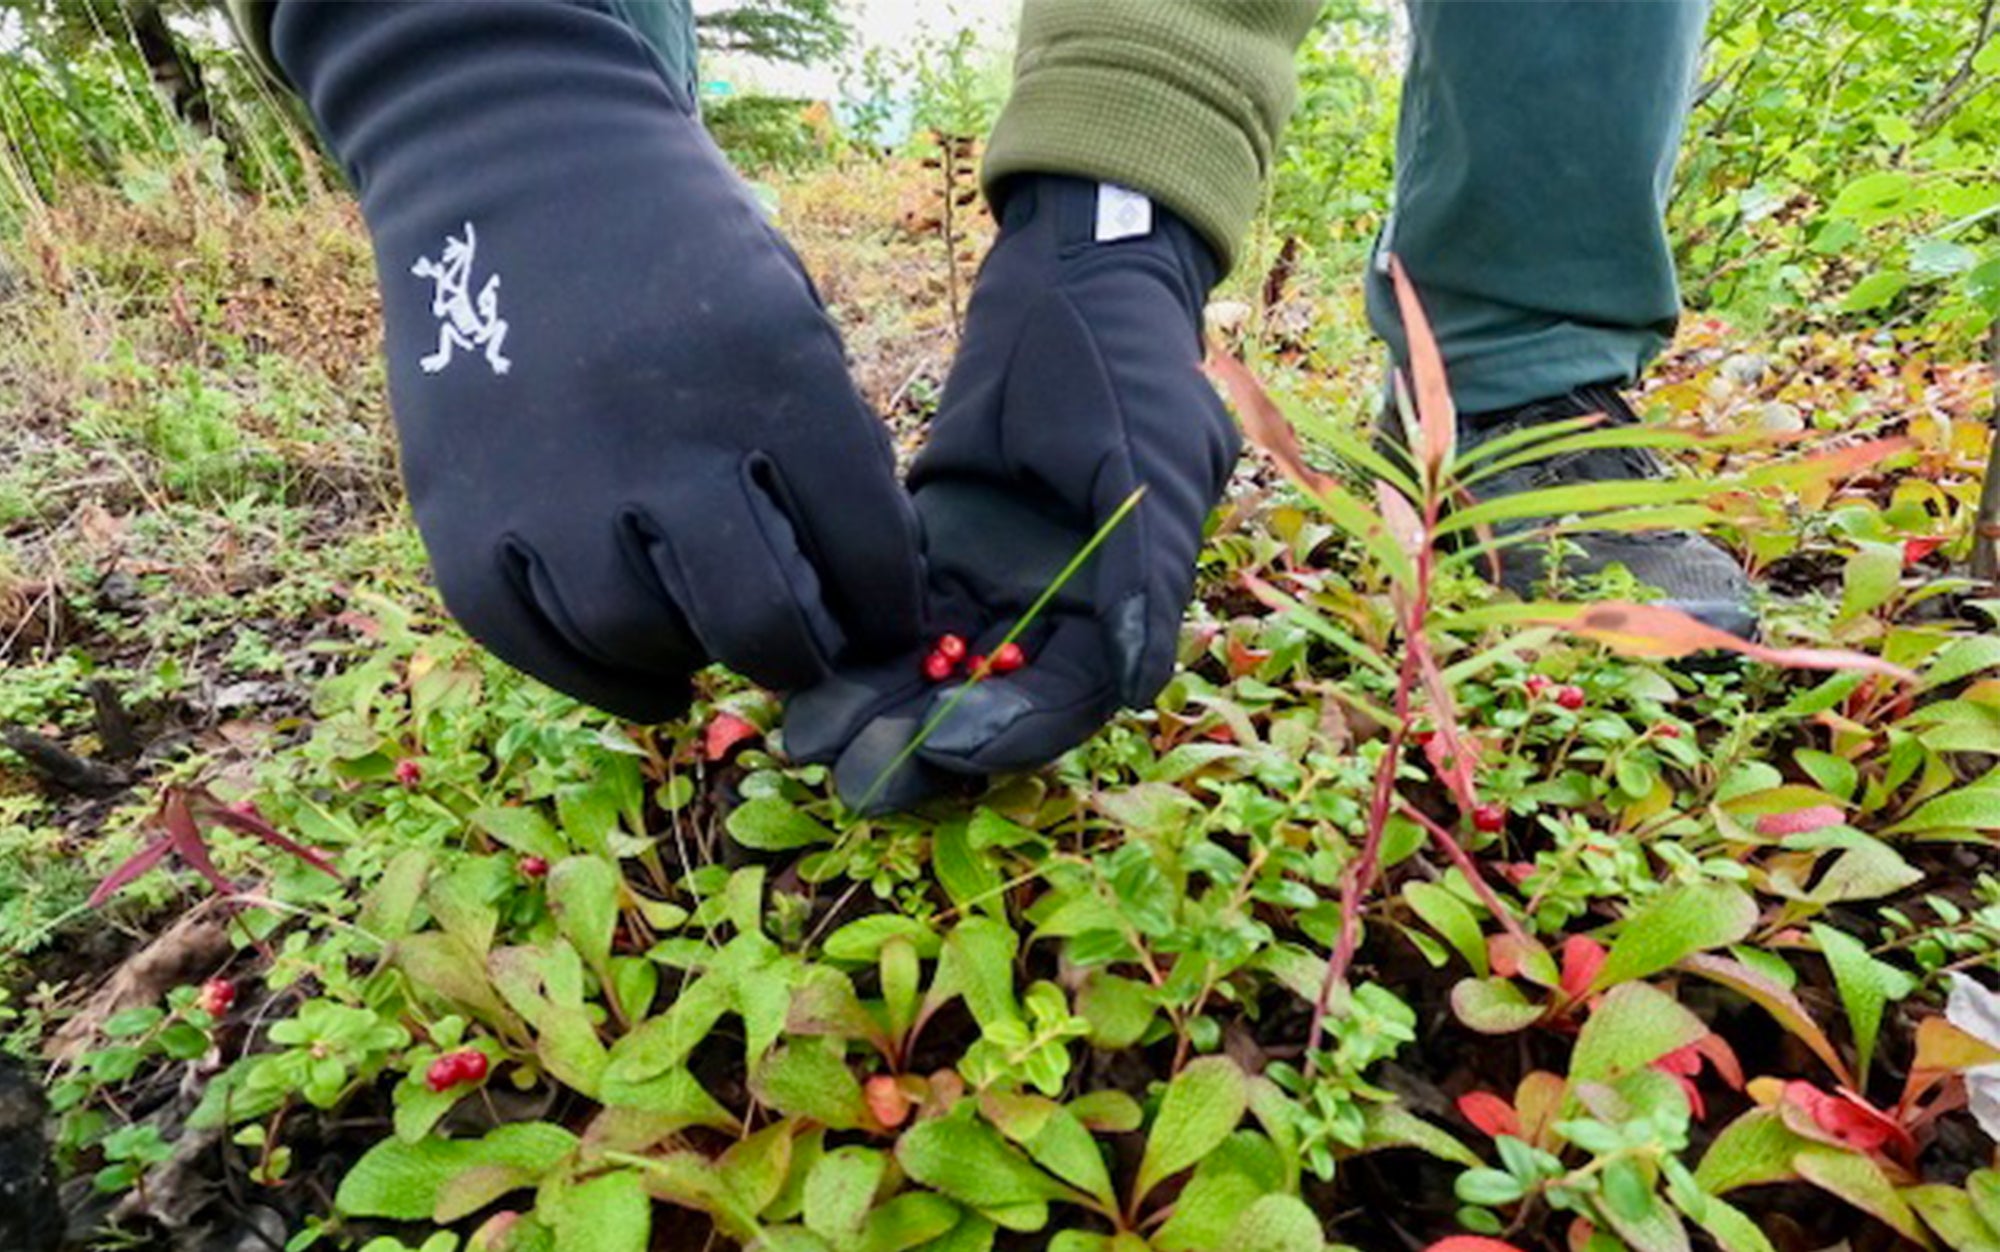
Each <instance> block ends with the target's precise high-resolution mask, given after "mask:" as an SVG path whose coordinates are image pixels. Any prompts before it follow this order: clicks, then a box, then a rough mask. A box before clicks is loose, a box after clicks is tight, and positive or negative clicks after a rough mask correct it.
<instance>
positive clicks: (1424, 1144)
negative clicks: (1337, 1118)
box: [1361, 1103, 1479, 1168]
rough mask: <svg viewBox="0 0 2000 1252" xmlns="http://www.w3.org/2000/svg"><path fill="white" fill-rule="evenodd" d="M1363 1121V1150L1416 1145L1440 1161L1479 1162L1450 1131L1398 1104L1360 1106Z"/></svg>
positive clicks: (1465, 1164)
mask: <svg viewBox="0 0 2000 1252" xmlns="http://www.w3.org/2000/svg"><path fill="white" fill-rule="evenodd" d="M1362 1124H1363V1129H1362V1132H1361V1151H1363V1152H1380V1151H1383V1150H1384V1149H1387V1148H1415V1149H1416V1150H1417V1151H1419V1152H1427V1153H1429V1154H1430V1155H1432V1156H1434V1157H1437V1158H1438V1159H1439V1160H1441V1161H1452V1162H1454V1163H1456V1164H1459V1165H1463V1166H1466V1167H1467V1168H1471V1167H1473V1166H1476V1165H1478V1164H1479V1155H1478V1153H1476V1152H1474V1151H1473V1150H1472V1149H1471V1148H1468V1147H1466V1146H1465V1145H1464V1144H1462V1143H1460V1142H1459V1141H1458V1139H1457V1138H1456V1137H1455V1136H1453V1135H1452V1134H1451V1132H1450V1131H1447V1130H1445V1129H1444V1128H1443V1127H1440V1126H1436V1125H1433V1124H1432V1123H1430V1122H1427V1121H1425V1120H1424V1119H1423V1118H1421V1117H1418V1116H1417V1115H1416V1114H1415V1113H1412V1112H1411V1111H1410V1110H1409V1109H1407V1108H1404V1107H1403V1105H1402V1104H1401V1103H1395V1104H1368V1105H1365V1106H1363V1109H1362Z"/></svg>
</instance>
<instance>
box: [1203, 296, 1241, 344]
mask: <svg viewBox="0 0 2000 1252" xmlns="http://www.w3.org/2000/svg"><path fill="white" fill-rule="evenodd" d="M1203 320H1204V321H1206V322H1207V323H1208V329H1209V332H1210V333H1211V334H1215V335H1218V336H1222V337H1225V338H1226V337H1228V336H1230V335H1234V334H1235V333H1236V332H1238V331H1240V330H1242V329H1243V328H1244V327H1245V326H1247V325H1249V324H1250V306H1249V305H1247V304H1245V303H1244V302H1243V301H1241V300H1217V301H1216V302H1215V303H1213V304H1211V305H1209V306H1208V309H1207V311H1206V312H1205V313H1204V314H1203Z"/></svg>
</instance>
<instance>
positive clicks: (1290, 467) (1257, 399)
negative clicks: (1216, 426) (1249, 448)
mask: <svg viewBox="0 0 2000 1252" xmlns="http://www.w3.org/2000/svg"><path fill="white" fill-rule="evenodd" d="M1202 368H1203V369H1204V370H1206V371H1207V373H1208V376H1209V377H1210V378H1212V379H1214V380H1215V381H1216V382H1218V383H1220V384H1221V385H1222V389H1223V391H1224V392H1226V393H1228V396H1229V405H1230V407H1231V408H1233V409H1235V410H1236V420H1237V422H1238V423H1239V424H1240V425H1241V426H1242V427H1243V436H1244V438H1246V439H1248V440H1249V441H1250V442H1251V443H1253V444H1256V445H1257V446H1258V447H1259V448H1261V449H1263V451H1264V455H1266V456H1268V457H1270V458H1271V460H1272V461H1274V462H1275V463H1276V464H1277V466H1278V469H1279V471H1280V472H1281V473H1283V474H1284V475H1285V477H1287V478H1289V479H1291V480H1292V481H1293V482H1295V483H1297V484H1298V485H1299V486H1300V487H1302V488H1304V489H1305V491H1306V492H1307V493H1308V494H1310V495H1314V496H1317V495H1320V494H1321V493H1322V492H1324V491H1325V490H1326V489H1327V488H1328V487H1330V486H1332V485H1333V480H1332V479H1331V478H1329V477H1327V476H1326V475H1325V474H1322V473H1320V472H1319V471H1318V470H1316V469H1314V468H1313V467H1312V466H1310V465H1307V464H1306V455H1305V450H1304V449H1303V448H1302V447H1301V446H1300V444H1299V434H1298V432H1297V431H1296V430H1293V429H1292V424H1291V423H1290V422H1289V421H1287V420H1285V415H1284V414H1283V413H1281V412H1279V410H1278V406H1277V405H1276V404H1274V403H1272V401H1271V397H1270V395H1269V394H1268V393H1267V392H1266V391H1265V390H1264V385H1263V384H1262V383H1260V382H1258V381H1257V376H1256V375H1255V374H1252V373H1251V372H1250V369H1249V367H1248V366H1246V365H1244V364H1243V362H1241V361H1239V360H1237V359H1236V358H1235V357H1233V356H1230V355H1229V354H1228V353H1226V352H1211V353H1209V356H1208V361H1207V363H1206V364H1205V365H1204V366H1203V367H1202Z"/></svg>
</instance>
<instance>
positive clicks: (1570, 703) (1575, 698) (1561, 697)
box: [1556, 683, 1584, 712]
mask: <svg viewBox="0 0 2000 1252" xmlns="http://www.w3.org/2000/svg"><path fill="white" fill-rule="evenodd" d="M1556 703H1557V704H1560V705H1562V706H1563V707H1564V708H1566V709H1568V710H1570V711H1571V712H1575V711H1576V710H1578V709H1580V708H1582V707H1583V705H1584V694H1583V688H1581V687H1578V686H1574V685H1571V684H1567V683H1565V684H1564V685H1563V686H1561V687H1558V688H1557V689H1556Z"/></svg>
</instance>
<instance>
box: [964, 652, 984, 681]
mask: <svg viewBox="0 0 2000 1252" xmlns="http://www.w3.org/2000/svg"><path fill="white" fill-rule="evenodd" d="M965 668H966V672H968V673H970V674H971V675H972V676H973V677H974V678H984V677H986V654H985V653H984V652H975V653H973V654H972V655H971V656H969V657H966V658H965Z"/></svg>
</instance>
